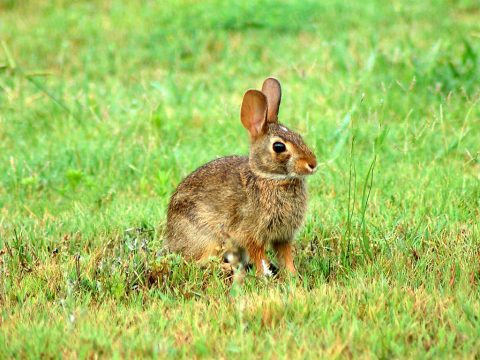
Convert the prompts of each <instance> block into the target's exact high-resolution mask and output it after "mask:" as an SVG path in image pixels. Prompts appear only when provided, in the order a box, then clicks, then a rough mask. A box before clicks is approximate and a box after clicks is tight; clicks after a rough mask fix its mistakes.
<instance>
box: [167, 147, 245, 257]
mask: <svg viewBox="0 0 480 360" xmlns="http://www.w3.org/2000/svg"><path fill="white" fill-rule="evenodd" d="M246 169H248V158H247V157H241V156H228V157H223V158H219V159H215V160H213V161H210V162H208V163H207V164H205V165H203V166H201V167H200V168H198V169H197V170H195V171H194V172H193V173H191V174H190V175H189V176H187V177H186V178H185V179H184V180H183V181H182V183H180V185H179V186H178V188H177V190H176V191H175V193H174V194H173V195H172V198H171V200H170V204H169V207H168V212H167V229H166V230H167V231H166V247H167V248H168V249H169V250H171V251H179V252H181V253H183V254H184V255H186V256H187V257H193V258H197V259H198V258H200V257H202V256H206V255H214V254H215V253H216V252H217V251H216V248H217V247H219V246H220V245H221V244H220V242H221V241H222V239H223V238H224V237H225V235H224V234H225V231H226V228H229V227H230V225H231V223H232V221H233V222H235V219H236V218H237V217H238V214H239V213H241V212H242V209H241V207H242V204H246V198H245V196H246V194H245V192H244V191H243V186H242V179H241V175H240V174H241V173H243V172H244V171H245V170H246Z"/></svg>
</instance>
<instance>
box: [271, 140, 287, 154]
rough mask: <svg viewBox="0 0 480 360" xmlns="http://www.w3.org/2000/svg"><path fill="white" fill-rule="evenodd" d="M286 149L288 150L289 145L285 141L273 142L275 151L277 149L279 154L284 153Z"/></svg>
mask: <svg viewBox="0 0 480 360" xmlns="http://www.w3.org/2000/svg"><path fill="white" fill-rule="evenodd" d="M285 150H287V147H286V146H285V144H284V143H281V142H279V141H277V142H274V143H273V151H275V152H276V153H277V154H278V153H282V152H284V151H285Z"/></svg>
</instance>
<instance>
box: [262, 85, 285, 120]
mask: <svg viewBox="0 0 480 360" xmlns="http://www.w3.org/2000/svg"><path fill="white" fill-rule="evenodd" d="M262 92H263V93H264V94H265V96H266V97H267V101H268V114H267V122H269V123H276V122H278V110H279V108H280V101H281V100H282V87H281V86H280V81H278V80H277V79H275V78H272V77H271V78H268V79H266V80H265V81H264V82H263V85H262Z"/></svg>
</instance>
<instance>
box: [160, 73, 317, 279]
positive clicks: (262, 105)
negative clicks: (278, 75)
mask: <svg viewBox="0 0 480 360" xmlns="http://www.w3.org/2000/svg"><path fill="white" fill-rule="evenodd" d="M265 84H267V85H265ZM263 88H264V89H265V88H267V90H266V94H264V93H263V92H260V91H256V90H249V91H247V93H246V94H245V96H244V100H243V104H242V112H241V117H242V123H243V125H244V127H245V128H246V129H247V130H248V131H249V134H250V139H251V147H250V155H249V157H241V156H228V157H224V158H220V159H216V160H213V161H211V162H209V163H207V164H205V165H203V166H202V167H200V168H198V169H197V170H195V171H194V172H193V173H192V174H190V175H189V176H188V177H187V178H185V180H184V181H183V182H182V183H181V184H180V185H179V186H178V188H177V190H176V191H175V193H174V194H173V195H172V198H171V200H170V204H169V207H168V214H167V234H166V235H167V238H166V247H167V248H168V249H169V250H171V251H176V252H180V253H182V254H183V255H185V256H187V257H189V258H192V259H202V258H205V257H208V256H217V255H221V251H222V249H223V248H224V246H223V244H224V243H225V241H226V238H229V239H235V242H237V243H238V245H239V246H242V247H244V248H245V249H246V250H247V252H248V254H249V256H250V259H251V260H252V262H253V263H254V264H255V266H256V268H257V273H259V274H260V273H261V272H262V271H263V269H262V261H265V263H266V264H268V262H267V259H266V257H265V249H266V247H267V246H269V245H272V244H273V245H274V247H275V249H276V251H277V254H278V257H279V260H280V262H281V263H282V264H283V265H284V267H285V268H286V269H287V270H289V271H291V272H294V271H295V268H294V265H293V257H292V253H291V242H292V240H293V238H294V236H295V233H296V231H297V230H298V229H299V228H300V226H301V224H302V222H303V219H304V214H305V211H306V207H307V192H306V187H305V180H304V175H309V174H311V173H313V172H314V170H315V167H316V164H317V163H316V159H315V155H314V154H313V153H312V152H311V151H310V149H309V148H308V147H307V146H306V145H305V143H304V142H303V140H302V138H301V137H300V135H298V134H296V133H294V132H292V131H291V130H288V129H287V128H286V127H284V126H282V125H280V124H278V123H277V116H278V106H279V104H280V97H281V92H280V84H279V83H278V81H277V80H275V79H271V78H270V79H267V80H266V81H265V83H264V87H263ZM267 96H268V97H267ZM267 104H268V105H267ZM268 106H271V107H273V109H272V108H270V109H268ZM275 107H276V109H275ZM275 141H281V142H283V143H284V144H285V145H286V148H287V151H285V152H283V153H276V152H274V151H273V149H272V144H273V142H275Z"/></svg>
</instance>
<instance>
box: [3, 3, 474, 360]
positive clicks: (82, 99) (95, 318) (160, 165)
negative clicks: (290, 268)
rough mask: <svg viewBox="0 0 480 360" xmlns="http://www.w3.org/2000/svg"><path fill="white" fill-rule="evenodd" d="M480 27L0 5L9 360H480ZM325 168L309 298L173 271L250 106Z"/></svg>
mask: <svg viewBox="0 0 480 360" xmlns="http://www.w3.org/2000/svg"><path fill="white" fill-rule="evenodd" d="M479 16H480V6H479V5H478V3H477V2H476V1H474V0H471V1H468V0H458V1H454V0H450V1H446V0H440V1H436V0H427V1H420V2H419V1H391V2H386V1H380V0H378V1H376V0H367V1H361V2H360V1H353V0H351V1H342V0H326V1H321V2H316V1H302V2H299V1H298V2H297V1H293V0H292V1H280V2H278V1H273V0H272V1H263V2H258V4H256V5H254V4H253V3H250V2H249V3H248V5H247V2H244V1H236V0H235V1H233V2H228V3H227V2H223V1H219V0H206V1H202V2H196V1H179V2H174V1H138V2H134V1H130V2H128V3H127V2H124V1H117V0H112V1H76V2H70V1H61V0H57V1H46V0H43V1H15V0H7V1H1V2H0V41H1V46H0V249H1V255H0V358H7V357H20V358H38V357H47V358H51V357H71V356H72V357H80V358H85V357H91V356H95V355H98V356H101V357H130V356H137V357H140V356H147V357H156V356H158V357H165V356H171V357H178V356H180V357H185V358H191V357H192V356H193V357H198V358H200V357H204V356H205V357H214V358H218V357H220V358H227V357H231V356H233V357H235V358H236V357H239V358H251V357H253V358H287V357H288V358H290V357H292V358H317V357H318V356H319V355H320V356H321V357H325V358H327V357H328V358H330V357H337V356H338V357H358V356H361V357H366V358H371V357H379V358H391V357H399V358H412V357H421V358H434V357H452V356H455V357H466V358H478V357H479V356H480V319H479V314H480V229H479V222H480V220H479V219H480V157H479V156H480V155H479V153H480V146H479V143H480V142H479V140H480V120H479V119H480V106H479V100H480V86H479V80H480V45H479V44H480V43H479V39H480V26H479V25H478V17H479ZM270 75H274V76H276V77H278V78H279V79H281V81H282V84H283V92H284V98H283V103H282V107H281V112H280V119H281V120H282V121H283V122H284V123H285V124H287V125H289V126H290V127H292V128H294V129H297V130H298V131H299V132H301V133H302V134H303V135H304V138H305V140H306V141H307V143H309V144H310V145H311V147H312V148H313V149H315V152H316V154H317V157H318V159H319V162H320V163H321V165H320V171H319V172H318V173H317V174H316V175H315V176H314V177H311V178H310V179H309V189H310V204H309V211H308V216H307V220H306V223H305V226H304V228H303V229H302V231H301V232H300V233H299V235H298V238H297V241H296V264H297V267H298V270H299V273H300V276H299V277H298V278H295V279H285V278H281V279H274V280H265V279H256V278H255V277H254V276H253V275H252V274H251V275H250V276H248V277H247V279H246V281H245V284H244V285H243V286H238V284H233V285H232V283H231V279H229V278H228V276H227V275H226V274H225V273H223V272H222V271H221V269H220V265H219V263H218V262H217V261H213V260H212V262H211V263H209V264H207V265H206V266H205V267H204V268H201V267H199V266H197V265H195V264H191V263H185V262H184V261H183V260H182V259H181V258H180V257H178V256H171V255H169V256H165V255H162V253H161V251H160V250H161V247H162V233H163V229H164V224H165V209H166V206H167V204H168V199H169V196H170V194H171V193H172V191H173V190H174V188H175V186H176V185H177V184H178V183H179V181H180V180H181V179H182V178H183V177H184V176H186V175H187V174H189V173H190V172H191V171H192V170H194V169H195V168H196V167H198V166H200V165H201V164H203V163H204V162H206V161H208V160H210V159H212V158H215V157H216V156H222V155H228V154H245V153H246V152H247V151H248V143H247V141H248V138H247V135H246V133H245V131H244V129H243V128H242V126H241V123H240V120H239V109H240V104H241V98H242V96H243V93H244V91H245V90H246V89H248V88H251V87H257V88H258V87H260V85H261V83H262V81H263V79H264V78H265V77H267V76H270Z"/></svg>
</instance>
